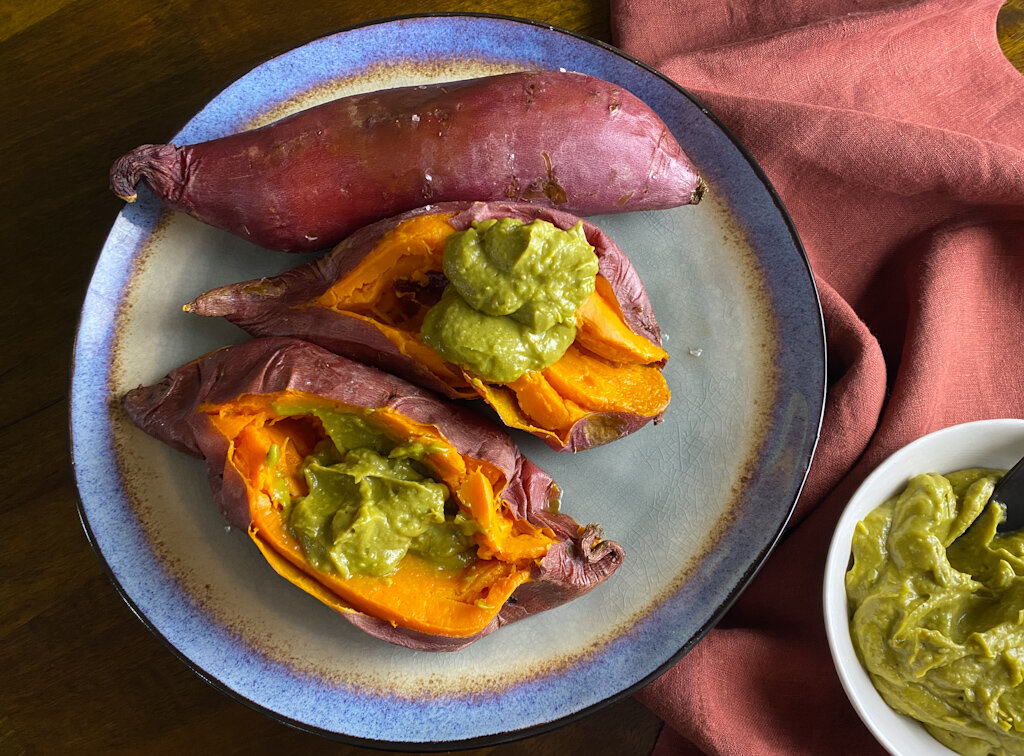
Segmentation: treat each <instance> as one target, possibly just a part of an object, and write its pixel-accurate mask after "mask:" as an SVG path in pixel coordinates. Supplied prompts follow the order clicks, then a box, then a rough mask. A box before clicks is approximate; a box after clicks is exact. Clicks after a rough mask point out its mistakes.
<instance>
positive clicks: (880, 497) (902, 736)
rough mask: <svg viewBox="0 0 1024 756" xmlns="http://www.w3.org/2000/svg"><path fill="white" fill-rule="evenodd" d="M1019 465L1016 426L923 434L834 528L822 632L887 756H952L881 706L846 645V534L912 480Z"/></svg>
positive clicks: (993, 423) (1020, 440) (1022, 449)
mask: <svg viewBox="0 0 1024 756" xmlns="http://www.w3.org/2000/svg"><path fill="white" fill-rule="evenodd" d="M1021 457H1024V420H1017V419H999V420H980V421H977V422H973V423H964V424H963V425H953V426H950V427H949V428H943V429H942V430H939V431H935V432H934V433H930V434H929V435H927V436H923V437H921V438H919V439H918V440H917V441H914V442H913V443H911V444H909V445H908V446H905V447H904V448H902V449H900V450H899V451H898V452H896V453H895V454H893V455H892V456H891V457H889V458H888V459H887V460H885V461H884V462H883V463H882V464H880V465H879V466H878V467H877V468H876V469H875V471H874V472H872V473H871V475H869V476H868V477H867V478H866V479H865V481H864V482H863V483H862V484H861V486H860V488H858V489H857V491H856V493H854V495H853V496H852V497H851V499H850V501H849V503H848V504H847V505H846V509H845V510H844V511H843V514H842V516H841V517H840V518H839V523H838V524H837V525H836V529H835V534H834V535H833V537H832V545H831V547H830V548H829V553H828V560H827V561H826V563H825V586H824V601H825V631H826V633H827V635H828V643H829V647H830V649H831V651H832V659H833V661H834V662H835V665H836V670H837V671H838V673H839V679H840V680H841V681H842V683H843V688H844V689H845V690H846V694H847V695H848V696H849V698H850V701H851V702H852V703H853V706H854V708H855V709H856V710H857V713H858V714H859V715H860V718H861V719H862V720H864V723H865V724H866V725H867V726H868V728H869V729H870V730H871V732H872V733H873V734H874V736H875V737H876V738H877V739H878V741H879V742H880V743H881V744H882V745H883V746H884V747H885V749H886V750H887V751H889V753H891V754H893V756H956V755H955V753H954V752H953V751H951V750H950V749H948V748H946V747H945V746H943V745H942V744H941V743H939V742H938V741H937V740H935V739H934V738H933V737H932V736H931V735H929V734H928V732H927V731H926V730H925V729H924V727H922V726H921V725H920V724H918V723H917V722H916V721H915V720H913V719H911V718H910V717H906V716H903V715H902V714H897V713H896V712H895V711H893V710H892V709H891V708H889V706H888V705H887V704H886V703H885V701H883V700H882V697H881V696H880V695H879V694H878V691H876V690H875V687H874V685H872V684H871V680H870V678H869V677H868V674H867V672H866V671H865V669H864V667H862V666H861V664H860V661H859V660H858V659H857V655H856V653H855V652H854V650H853V642H852V641H851V640H850V626H849V621H848V620H849V618H848V616H847V610H846V586H845V583H844V576H845V574H846V569H847V566H848V564H849V560H850V542H851V540H852V538H853V529H854V527H855V526H856V525H857V523H858V522H860V521H861V520H862V519H863V518H864V517H865V515H867V514H868V513H869V512H870V511H871V510H872V509H874V508H875V507H877V506H878V505H879V504H881V503H882V502H884V501H885V500H886V499H889V498H890V497H892V496H894V495H895V494H897V493H899V491H901V490H902V489H903V488H904V487H905V486H906V483H907V480H908V479H909V478H911V477H912V476H914V475H917V474H918V473H926V472H937V473H942V474H944V473H949V472H953V471H955V470H963V469H966V468H970V467H995V468H1003V469H1008V468H1010V467H1012V466H1013V465H1014V464H1015V463H1016V462H1017V460H1019V459H1020V458H1021Z"/></svg>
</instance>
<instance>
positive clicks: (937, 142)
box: [612, 0, 1024, 756]
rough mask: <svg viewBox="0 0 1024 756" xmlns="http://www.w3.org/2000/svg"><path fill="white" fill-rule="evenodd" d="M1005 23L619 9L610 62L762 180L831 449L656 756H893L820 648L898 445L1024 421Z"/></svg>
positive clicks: (991, 3)
mask: <svg viewBox="0 0 1024 756" xmlns="http://www.w3.org/2000/svg"><path fill="white" fill-rule="evenodd" d="M999 7H1000V0H975V1H974V2H955V1H954V0H924V1H923V2H894V1H893V0H860V1H858V0H612V23H613V30H614V35H615V39H614V41H615V43H616V44H617V45H618V46H619V47H621V48H622V49H624V50H625V51H626V52H628V53H630V54H632V55H634V56H636V57H637V58H639V59H641V60H643V61H644V62H646V63H649V64H651V65H653V66H655V67H657V68H658V69H660V70H661V71H663V72H664V73H665V74H666V75H668V76H670V77H671V78H673V79H674V80H675V81H677V82H679V83H680V84H682V85H683V86H684V87H686V88H687V89H689V90H690V91H691V92H693V93H694V94H695V95H696V96H697V97H698V98H699V99H700V100H702V101H703V102H704V103H705V104H706V105H707V106H708V107H709V109H710V110H711V111H712V112H713V113H715V115H716V116H718V117H719V118H720V119H721V120H722V121H723V122H724V123H725V125H726V126H727V127H728V128H729V129H730V130H732V131H733V132H734V133H735V134H736V135H737V136H738V137H739V139H740V140H741V141H742V142H743V143H744V144H745V145H746V146H747V148H748V149H749V150H750V152H751V153H752V154H753V156H754V158H755V159H756V160H757V161H758V162H759V163H760V165H761V166H762V167H763V168H764V170H765V172H766V173H767V175H768V177H769V179H770V180H771V181H772V183H773V185H774V186H775V188H776V189H777V190H778V192H779V194H780V195H781V196H782V199H783V201H784V202H785V204H786V206H787V208H788V209H789V212H790V213H791V215H792V217H793V220H794V223H795V224H796V227H797V230H798V231H799V233H800V236H801V238H802V240H803V242H804V245H805V247H806V250H807V253H808V256H809V257H810V261H811V265H812V268H813V269H814V271H815V274H816V280H817V283H818V286H819V289H820V293H821V299H822V307H823V310H824V315H825V324H826V332H827V336H828V360H829V393H828V399H827V403H826V409H825V418H824V423H823V427H822V433H821V440H820V443H819V446H818V451H817V454H816V456H815V459H814V462H813V464H812V466H811V471H810V474H809V477H808V480H807V484H806V486H805V489H804V492H803V494H802V495H801V497H800V501H799V502H798V505H797V510H796V513H795V515H794V517H793V520H792V522H791V524H790V526H789V529H788V531H787V534H786V537H785V539H784V541H783V542H782V543H781V544H780V545H779V547H778V548H777V549H776V551H775V552H774V553H773V555H772V556H771V558H770V559H769V560H768V562H767V563H766V565H765V567H764V568H763V569H762V570H761V572H760V573H759V574H758V576H757V577H756V578H755V580H754V581H753V582H752V583H751V585H750V586H749V588H748V589H747V590H746V591H745V592H744V593H743V595H742V596H741V597H740V599H739V601H737V603H736V604H735V606H734V607H733V608H732V609H731V610H730V611H729V613H728V614H727V615H726V617H725V618H724V619H723V620H722V622H721V623H719V625H718V626H717V627H716V628H715V629H714V630H712V631H711V632H710V633H709V634H708V636H707V637H706V638H704V639H703V640H702V641H701V642H700V643H698V644H697V646H696V647H695V648H694V649H693V651H692V652H691V653H689V654H688V655H687V656H685V657H684V658H683V659H682V660H681V661H680V662H679V664H677V665H676V666H675V667H674V668H673V669H671V670H670V671H669V672H667V673H666V674H665V675H664V676H662V677H661V678H659V679H658V680H656V681H655V682H654V683H652V684H651V685H650V686H648V687H647V688H646V689H644V690H643V691H641V692H640V693H639V694H638V695H639V697H640V699H641V700H642V701H643V702H644V703H646V704H647V705H648V706H649V707H650V708H651V709H652V710H653V711H654V712H656V713H657V714H658V715H659V716H661V717H662V718H663V719H664V720H665V721H666V723H667V725H668V726H667V727H666V728H665V731H664V734H663V735H662V737H661V739H660V741H659V743H658V747H657V750H656V751H655V753H656V755H657V756H667V754H695V753H710V754H742V755H743V756H752V755H756V754H786V755H787V756H794V755H799V754H815V755H817V754H847V753H850V754H871V753H881V752H882V749H881V747H880V746H879V745H878V744H877V743H876V742H875V741H874V739H873V738H872V737H871V735H870V734H869V732H868V730H867V729H866V728H865V727H864V726H863V725H862V724H861V723H860V721H859V719H858V718H857V716H856V714H855V713H854V711H853V709H852V707H851V706H850V704H849V703H848V701H847V699H846V697H845V695H844V693H843V691H842V688H841V687H840V684H839V681H838V678H837V677H836V674H835V672H834V669H833V667H832V663H831V659H830V657H829V653H828V648H827V645H826V640H825V631H824V625H823V621H822V617H821V577H822V572H823V570H824V564H825V555H826V551H827V548H828V543H829V539H830V537H831V533H832V529H833V527H834V525H835V523H836V520H837V519H838V517H839V514H840V512H841V510H842V507H843V506H844V504H845V503H846V500H847V499H848V498H849V496H850V494H851V493H852V492H853V490H854V489H855V488H856V486H857V485H858V484H859V483H860V482H861V481H862V480H863V479H864V477H865V476H866V475H867V474H868V473H869V472H870V471H871V470H872V469H873V468H874V467H875V466H876V465H877V464H878V463H879V462H880V461H882V460H883V459H884V458H885V457H886V456H888V455H889V454H891V453H892V452H893V451H895V450H896V449H898V448H899V447H901V446H903V445H905V444H907V443H908V442H910V441H912V440H914V439H915V438H918V437H919V436H922V435H924V434H925V433H928V432H930V431H933V430H937V429H939V428H942V427H945V426H948V425H952V424H955V423H960V422H966V421H969V420H979V419H984V418H992V417H1024V345H1022V340H1024V78H1022V77H1021V75H1020V74H1019V73H1018V72H1017V71H1016V70H1015V69H1014V68H1013V67H1012V66H1011V65H1010V63H1009V62H1008V61H1007V60H1006V58H1005V57H1004V56H1003V54H1002V52H1001V51H1000V49H999V46H998V43H997V40H996V34H995V23H996V14H997V12H998V10H999ZM682 141H683V142H684V144H685V139H683V140H682Z"/></svg>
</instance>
